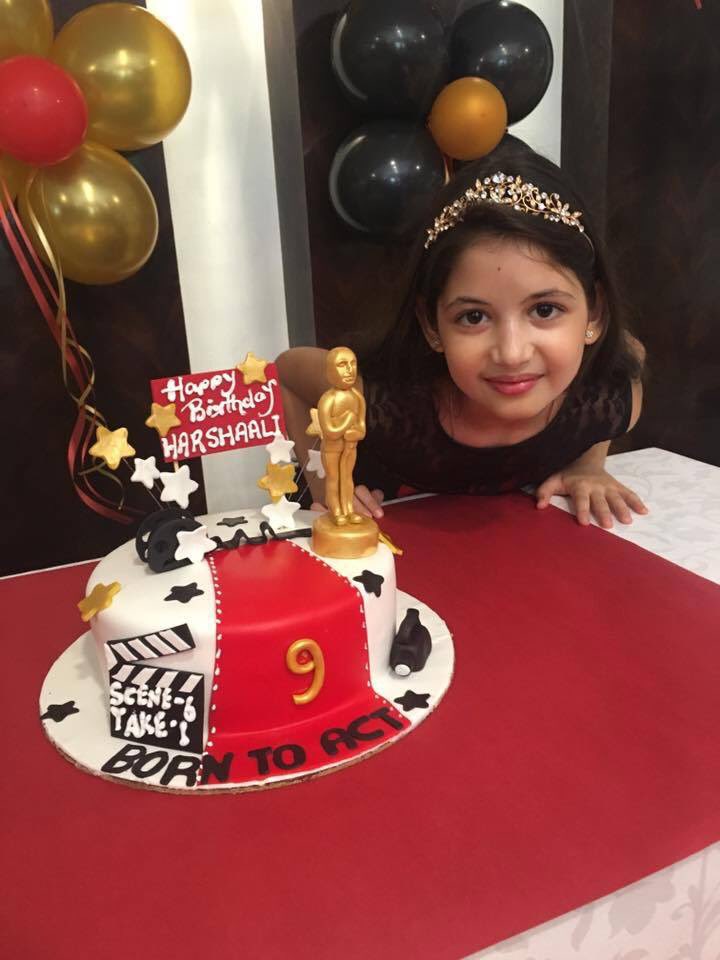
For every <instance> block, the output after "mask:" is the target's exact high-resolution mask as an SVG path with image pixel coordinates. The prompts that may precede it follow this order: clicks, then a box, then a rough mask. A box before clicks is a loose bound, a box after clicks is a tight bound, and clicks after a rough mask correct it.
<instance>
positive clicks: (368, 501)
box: [310, 484, 385, 520]
mask: <svg viewBox="0 0 720 960" xmlns="http://www.w3.org/2000/svg"><path fill="white" fill-rule="evenodd" d="M384 499H385V494H384V493H383V492H382V490H373V491H372V492H371V491H370V490H368V488H367V487H364V486H363V485H362V484H361V485H360V486H358V487H355V496H354V497H353V508H354V510H355V511H356V513H361V514H363V516H365V517H373V518H374V519H375V520H380V519H381V518H382V517H384V516H385V513H384V511H383V508H382V507H381V506H380V504H381V503H382V502H383V500H384ZM310 509H311V510H321V511H324V510H327V507H326V506H325V505H324V504H322V503H317V502H316V503H313V505H312V507H311V508H310Z"/></svg>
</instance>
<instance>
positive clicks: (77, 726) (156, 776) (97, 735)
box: [40, 590, 455, 795]
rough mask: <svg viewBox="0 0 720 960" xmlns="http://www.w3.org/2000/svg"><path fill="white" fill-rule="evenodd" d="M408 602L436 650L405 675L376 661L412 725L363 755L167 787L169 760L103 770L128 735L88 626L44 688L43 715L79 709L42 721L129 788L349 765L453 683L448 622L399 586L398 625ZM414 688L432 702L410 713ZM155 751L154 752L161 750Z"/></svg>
mask: <svg viewBox="0 0 720 960" xmlns="http://www.w3.org/2000/svg"><path fill="white" fill-rule="evenodd" d="M410 607H414V608H415V609H417V610H419V612H420V620H421V622H422V624H423V625H424V626H426V627H427V628H428V630H429V631H430V636H431V638H432V652H431V654H430V656H429V658H428V661H427V663H426V664H425V667H424V668H423V669H422V670H421V671H419V672H417V673H411V674H410V675H409V676H407V677H398V676H397V675H396V674H395V673H394V672H393V671H392V670H391V669H390V667H389V665H388V664H387V662H386V663H385V664H382V665H380V664H373V663H371V664H370V672H371V679H372V685H373V688H374V689H375V691H376V692H377V693H379V694H380V696H382V697H384V698H385V699H386V700H387V701H388V702H390V703H392V704H393V706H394V707H396V708H397V710H398V711H399V712H401V713H402V714H403V715H404V716H405V718H406V719H407V720H408V721H409V722H410V726H408V727H406V728H405V729H404V730H402V731H399V732H398V733H397V734H396V735H395V736H393V737H392V738H390V739H386V740H383V741H380V743H379V745H378V746H377V747H375V748H372V749H369V750H365V751H363V752H361V753H357V754H353V753H349V754H346V755H345V756H344V757H343V758H342V759H335V758H334V759H333V760H332V761H331V762H330V761H329V762H328V764H327V765H326V766H324V767H322V768H320V769H316V770H311V771H301V772H291V773H288V774H283V775H279V776H272V777H266V778H264V779H258V780H257V781H251V782H245V783H242V784H238V783H209V784H204V785H198V786H195V787H188V786H187V785H186V783H185V780H184V778H182V777H180V778H179V780H180V781H181V784H178V785H176V786H174V785H173V784H172V783H171V784H169V785H163V784H162V783H161V778H162V775H163V772H164V771H165V769H166V767H167V765H163V766H162V767H161V768H160V769H158V770H157V772H154V773H151V774H150V775H149V776H144V777H143V778H140V777H138V776H135V775H134V774H133V772H132V770H128V771H125V772H120V773H107V772H104V771H103V770H102V767H103V765H104V764H105V763H107V761H108V760H109V759H110V758H111V757H114V756H115V755H116V754H117V753H118V751H119V750H120V749H121V748H122V747H123V746H124V745H126V744H127V743H128V742H129V741H125V740H121V739H118V738H117V737H112V736H111V735H110V722H109V718H108V704H107V693H106V690H105V685H104V680H103V676H102V674H101V667H100V663H99V661H98V657H97V652H96V649H95V646H94V643H93V638H92V635H91V634H90V633H89V632H88V633H84V634H83V635H82V636H81V637H78V639H77V640H76V641H75V642H74V643H73V644H71V646H69V647H68V648H67V649H66V650H65V651H64V653H62V654H61V655H60V656H59V657H58V659H57V660H56V661H55V663H54V664H53V665H52V667H51V668H50V671H49V672H48V674H47V676H46V677H45V682H44V683H43V686H42V690H41V692H40V716H41V717H42V716H43V715H44V714H45V713H46V711H47V709H48V707H49V706H51V705H52V704H56V705H59V704H66V703H68V702H70V701H73V702H74V707H75V709H76V711H77V712H73V713H68V714H67V716H65V717H64V718H63V719H62V720H59V721H56V720H53V719H50V718H48V719H44V720H43V721H42V723H43V727H44V729H45V733H46V734H47V736H48V738H49V739H50V741H51V742H52V743H53V744H54V745H55V746H56V747H57V749H58V750H59V751H60V753H62V754H63V755H64V756H65V757H67V758H68V759H69V760H71V761H72V762H73V763H75V764H76V765H77V766H79V767H81V768H82V769H83V770H85V771H87V772H88V773H92V774H95V775H96V776H100V777H104V778H106V779H110V780H119V781H121V782H122V783H124V784H126V785H128V786H139V787H145V788H149V789H152V790H162V791H165V792H169V793H184V794H193V795H200V794H203V795H206V794H217V793H229V792H235V793H239V792H244V791H247V790H258V789H267V788H268V787H277V786H284V785H286V784H288V783H292V782H298V781H301V780H303V781H304V780H309V779H311V778H313V777H317V776H322V775H323V774H326V773H333V772H335V771H336V770H339V769H340V768H342V767H344V766H347V765H348V764H351V763H358V762H359V761H361V760H365V759H366V758H367V757H370V756H372V755H373V754H374V753H377V752H378V751H380V750H382V749H384V748H385V747H388V746H390V745H391V744H393V743H395V742H396V741H397V740H399V739H401V738H402V737H404V736H405V735H406V734H407V733H410V732H411V731H413V730H415V728H416V727H418V726H419V725H420V723H422V721H423V720H425V719H426V718H427V717H428V716H429V715H430V714H431V713H432V712H433V710H434V709H435V707H436V706H437V705H438V703H439V702H440V700H441V699H442V697H443V696H444V694H445V692H446V690H447V689H448V687H449V686H450V681H451V680H452V675H453V669H454V665H455V651H454V648H453V643H452V637H451V635H450V631H449V630H448V628H447V625H446V624H445V622H444V621H443V620H441V619H440V617H439V616H438V615H437V614H436V613H435V612H434V611H433V610H431V609H430V607H428V606H427V605H426V604H424V603H422V602H421V601H420V600H416V599H414V598H413V597H411V596H410V595H409V594H407V593H403V592H402V591H400V590H398V592H397V608H398V610H397V626H398V627H399V625H400V623H401V622H402V620H403V618H404V616H405V613H406V611H407V610H408V608H410ZM389 653H390V651H388V657H389ZM408 690H413V691H414V692H415V693H417V694H421V693H422V694H428V697H427V708H421V707H414V708H412V709H409V710H407V711H406V710H405V709H403V707H402V706H401V705H400V704H397V703H394V701H395V699H396V698H397V697H402V696H403V695H404V694H405V693H406V692H407V691H408ZM149 749H150V750H156V748H149ZM157 752H163V753H165V754H167V756H168V762H169V761H170V760H171V759H172V758H173V757H174V756H188V754H183V753H182V751H178V750H166V749H163V751H157Z"/></svg>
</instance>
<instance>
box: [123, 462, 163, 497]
mask: <svg viewBox="0 0 720 960" xmlns="http://www.w3.org/2000/svg"><path fill="white" fill-rule="evenodd" d="M159 476H160V471H159V470H158V468H157V467H156V465H155V457H148V458H147V460H141V459H140V457H135V472H134V473H133V475H132V476H131V477H130V479H131V480H132V481H133V482H134V483H141V484H142V485H143V486H144V487H147V489H148V490H152V488H153V485H154V483H155V481H156V480H157V479H158V477H159Z"/></svg>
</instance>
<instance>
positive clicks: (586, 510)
mask: <svg viewBox="0 0 720 960" xmlns="http://www.w3.org/2000/svg"><path fill="white" fill-rule="evenodd" d="M626 336H627V339H628V345H629V346H630V348H631V350H632V351H633V353H635V355H636V357H637V358H638V360H639V361H640V362H641V363H642V362H643V361H644V360H645V348H644V347H643V345H642V344H641V343H640V341H639V340H636V339H635V338H634V337H631V336H630V335H629V334H626ZM642 397H643V389H642V383H641V382H640V381H639V380H634V381H633V383H632V410H631V412H630V422H629V424H628V430H627V432H628V433H629V432H630V430H632V428H633V427H634V426H635V424H636V423H637V421H638V419H639V417H640V411H641V410H642ZM609 447H610V441H609V440H603V441H602V442H601V443H596V444H595V446H593V447H590V449H589V450H586V451H585V453H584V454H583V455H582V456H581V457H578V459H577V460H575V461H574V462H573V463H571V464H570V465H569V466H567V467H566V468H565V469H564V470H561V471H560V472H559V473H555V474H553V475H552V476H551V477H548V479H547V480H546V481H545V482H544V483H542V484H541V485H540V486H539V487H538V488H537V490H536V491H535V496H536V497H537V506H538V508H539V509H541V510H542V509H544V508H545V507H547V506H548V504H549V503H550V498H551V497H553V496H556V495H560V496H567V497H570V498H571V499H572V501H573V505H574V507H575V515H576V517H577V520H578V523H580V524H582V526H587V525H588V524H589V523H590V517H591V515H592V516H594V517H595V519H596V520H597V522H598V523H599V524H600V526H601V527H605V528H606V529H609V528H610V527H612V525H613V515H614V516H615V517H616V518H617V519H618V520H619V521H620V523H632V513H631V510H634V511H635V513H641V514H642V513H647V512H648V509H647V507H646V506H645V504H644V503H643V502H642V500H641V499H640V497H639V496H638V495H637V494H636V493H635V492H634V491H633V490H630V488H629V487H626V486H624V485H623V484H622V483H619V482H618V481H617V480H616V479H615V478H614V477H613V476H611V475H610V474H609V473H608V472H607V471H606V470H605V459H606V457H607V453H608V449H609Z"/></svg>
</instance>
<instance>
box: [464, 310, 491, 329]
mask: <svg viewBox="0 0 720 960" xmlns="http://www.w3.org/2000/svg"><path fill="white" fill-rule="evenodd" d="M484 319H485V314H484V312H483V311H482V310H468V311H467V312H466V313H462V314H460V316H459V317H458V321H457V322H458V323H459V324H460V326H461V327H476V326H477V325H478V324H480V323H482V322H483V320H484Z"/></svg>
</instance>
